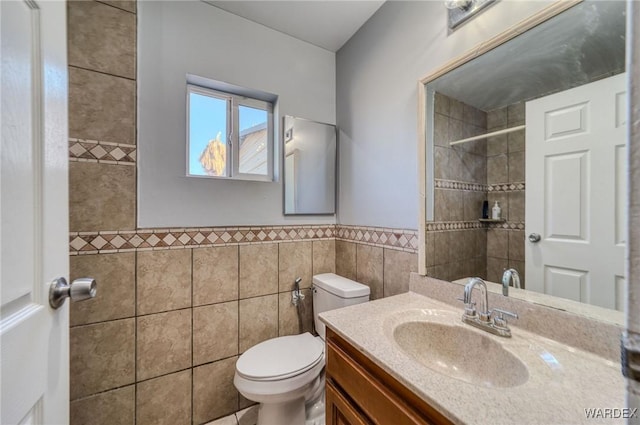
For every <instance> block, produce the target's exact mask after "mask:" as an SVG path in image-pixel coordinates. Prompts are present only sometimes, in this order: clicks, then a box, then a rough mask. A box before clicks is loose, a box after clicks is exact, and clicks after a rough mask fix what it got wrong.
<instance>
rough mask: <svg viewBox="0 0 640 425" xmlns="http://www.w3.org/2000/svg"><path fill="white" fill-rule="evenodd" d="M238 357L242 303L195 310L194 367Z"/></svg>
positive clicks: (215, 305) (229, 303)
mask: <svg viewBox="0 0 640 425" xmlns="http://www.w3.org/2000/svg"><path fill="white" fill-rule="evenodd" d="M237 354H238V302H237V301H231V302H227V303H222V304H214V305H208V306H203V307H196V308H194V309H193V364H194V365H200V364H203V363H207V362H212V361H215V360H219V359H223V358H225V357H231V356H235V355H237Z"/></svg>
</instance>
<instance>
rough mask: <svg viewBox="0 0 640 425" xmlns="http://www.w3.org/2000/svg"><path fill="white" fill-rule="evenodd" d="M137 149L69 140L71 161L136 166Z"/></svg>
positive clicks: (134, 147) (104, 143)
mask: <svg viewBox="0 0 640 425" xmlns="http://www.w3.org/2000/svg"><path fill="white" fill-rule="evenodd" d="M136 156H137V147H136V145H128V144H124V143H112V142H101V141H98V140H86V139H73V138H70V139H69V160H70V161H78V162H98V163H104V164H116V165H136Z"/></svg>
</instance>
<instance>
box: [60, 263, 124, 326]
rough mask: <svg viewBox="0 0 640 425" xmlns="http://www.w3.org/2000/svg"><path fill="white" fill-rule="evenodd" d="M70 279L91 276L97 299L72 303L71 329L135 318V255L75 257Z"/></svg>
mask: <svg viewBox="0 0 640 425" xmlns="http://www.w3.org/2000/svg"><path fill="white" fill-rule="evenodd" d="M69 261H70V266H71V267H70V269H71V272H70V279H71V280H72V281H73V280H74V279H77V278H80V277H92V278H94V279H95V280H96V282H97V284H98V296H97V297H95V298H93V299H90V300H86V301H84V302H81V303H71V304H70V321H71V326H77V325H86V324H88V323H96V322H103V321H105V320H114V319H122V318H125V317H133V316H135V313H136V305H135V294H136V254H135V253H133V252H128V253H122V254H101V255H80V256H79V255H74V256H72V257H70V258H69Z"/></svg>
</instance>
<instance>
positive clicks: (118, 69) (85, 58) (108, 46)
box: [67, 1, 136, 79]
mask: <svg viewBox="0 0 640 425" xmlns="http://www.w3.org/2000/svg"><path fill="white" fill-rule="evenodd" d="M67 38H68V52H69V65H72V66H78V67H80V68H85V69H93V70H95V71H100V72H104V73H106V74H113V75H118V76H121V77H127V78H131V79H134V78H135V77H136V16H135V15H133V14H131V13H128V12H125V11H124V10H119V9H116V8H114V7H111V6H108V5H106V4H101V3H97V2H93V1H69V2H67Z"/></svg>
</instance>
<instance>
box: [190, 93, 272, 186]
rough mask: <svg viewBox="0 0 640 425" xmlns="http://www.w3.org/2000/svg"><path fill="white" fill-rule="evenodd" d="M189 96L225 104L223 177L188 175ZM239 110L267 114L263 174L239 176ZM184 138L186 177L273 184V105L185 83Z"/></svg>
mask: <svg viewBox="0 0 640 425" xmlns="http://www.w3.org/2000/svg"><path fill="white" fill-rule="evenodd" d="M191 93H195V94H198V95H201V96H208V97H212V98H215V99H221V100H225V101H226V102H227V134H225V136H224V137H225V142H226V144H227V147H230V148H231V149H228V148H227V149H228V150H227V158H226V167H225V168H226V175H224V176H207V175H198V174H191V173H190V168H189V158H190V154H191V139H190V127H191V111H190V108H191V102H190V96H191ZM240 106H245V107H249V108H254V109H260V110H263V111H265V112H266V113H267V146H266V149H267V174H251V173H241V172H240V129H239V127H240ZM186 113H187V114H186V115H187V116H186V126H185V127H186V138H187V151H186V153H187V154H186V158H185V159H186V176H187V177H195V178H205V179H226V180H247V181H262V182H273V181H274V173H273V168H274V160H275V147H274V138H275V136H274V120H273V103H272V102H269V101H266V100H260V99H255V98H252V97H248V96H242V95H238V94H234V93H229V92H224V91H221V90H215V89H211V88H207V87H202V86H199V85H196V84H190V83H187V93H186Z"/></svg>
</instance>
